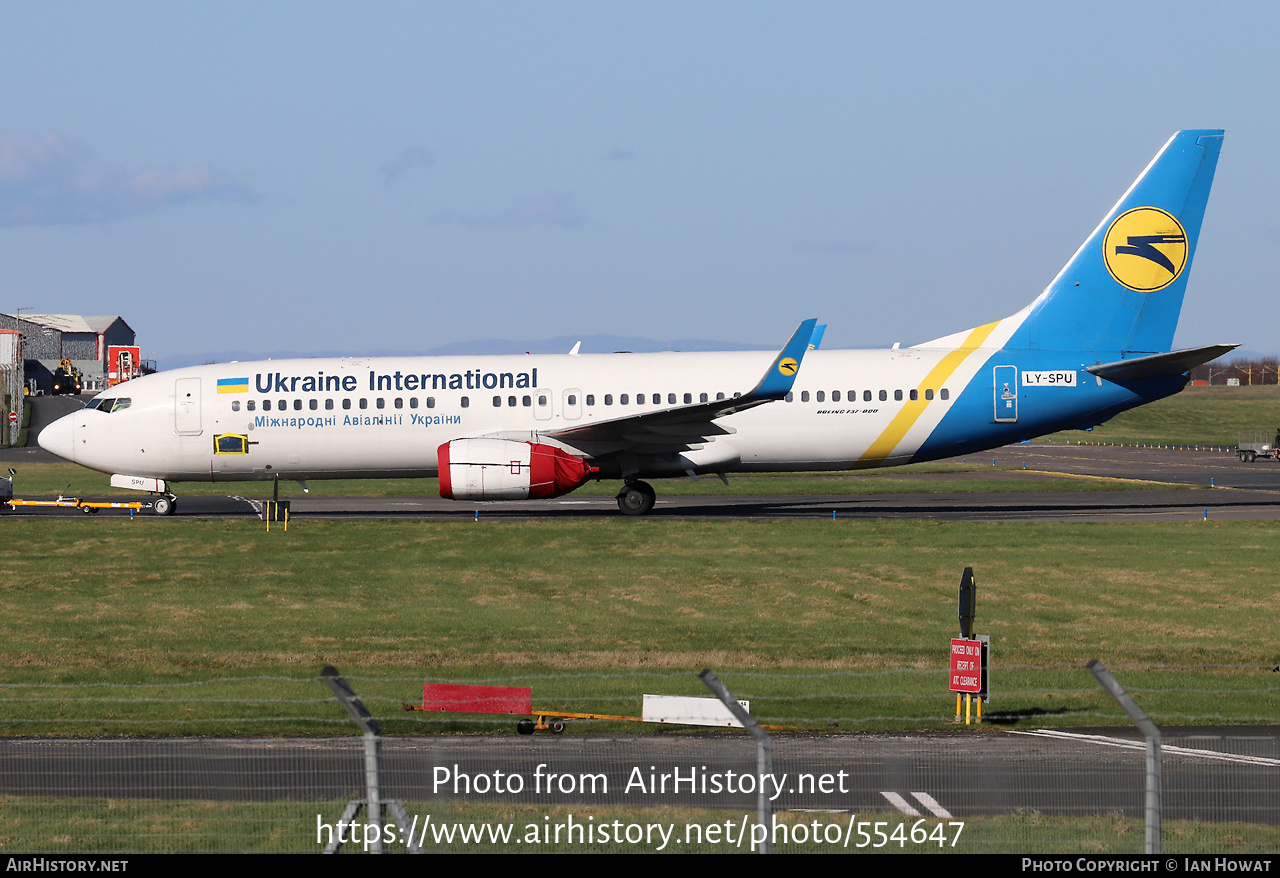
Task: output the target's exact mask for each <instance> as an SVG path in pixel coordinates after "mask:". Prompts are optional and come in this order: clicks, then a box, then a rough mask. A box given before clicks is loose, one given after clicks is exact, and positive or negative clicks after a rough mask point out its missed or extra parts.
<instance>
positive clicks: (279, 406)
mask: <svg viewBox="0 0 1280 878" xmlns="http://www.w3.org/2000/svg"><path fill="white" fill-rule="evenodd" d="M288 410H289V400H287V399H282V400H280V401H279V402H278V403H276V411H281V412H287V411H288Z"/></svg>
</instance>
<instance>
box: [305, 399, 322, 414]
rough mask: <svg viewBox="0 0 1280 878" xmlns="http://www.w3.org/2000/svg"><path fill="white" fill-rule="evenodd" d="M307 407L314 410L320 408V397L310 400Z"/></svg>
mask: <svg viewBox="0 0 1280 878" xmlns="http://www.w3.org/2000/svg"><path fill="white" fill-rule="evenodd" d="M307 408H309V409H311V410H312V411H313V412H314V411H315V410H316V409H318V408H320V400H318V399H311V400H308V401H307Z"/></svg>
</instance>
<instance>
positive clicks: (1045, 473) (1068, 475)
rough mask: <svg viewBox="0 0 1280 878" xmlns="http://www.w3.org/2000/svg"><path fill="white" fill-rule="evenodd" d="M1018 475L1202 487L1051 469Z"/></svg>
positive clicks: (1029, 471)
mask: <svg viewBox="0 0 1280 878" xmlns="http://www.w3.org/2000/svg"><path fill="white" fill-rule="evenodd" d="M1013 472H1016V473H1023V472H1025V473H1035V474H1036V475H1039V476H1060V477H1062V478H1064V479H1085V480H1092V481H1095V482H1127V483H1130V484H1134V485H1156V486H1158V487H1161V488H1199V487H1200V485H1187V484H1184V483H1182V482H1157V481H1153V480H1151V479H1122V478H1120V477H1119V476H1095V475H1089V474H1088V473H1064V472H1059V471H1058V470H1051V469H1027V470H1021V469H1020V470H1013Z"/></svg>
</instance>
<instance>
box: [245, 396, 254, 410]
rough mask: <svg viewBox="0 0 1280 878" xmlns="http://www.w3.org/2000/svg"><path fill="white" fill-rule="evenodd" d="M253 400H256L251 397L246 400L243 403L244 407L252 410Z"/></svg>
mask: <svg viewBox="0 0 1280 878" xmlns="http://www.w3.org/2000/svg"><path fill="white" fill-rule="evenodd" d="M255 402H256V400H252V399H251V400H249V401H248V402H246V403H245V408H247V409H248V410H249V411H253V409H254V403H255Z"/></svg>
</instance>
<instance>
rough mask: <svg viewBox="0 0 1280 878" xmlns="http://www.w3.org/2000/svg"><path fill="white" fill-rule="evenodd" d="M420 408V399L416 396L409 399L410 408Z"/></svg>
mask: <svg viewBox="0 0 1280 878" xmlns="http://www.w3.org/2000/svg"><path fill="white" fill-rule="evenodd" d="M417 407H418V398H417V397H416V396H411V397H409V408H411V409H416V408H417Z"/></svg>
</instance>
